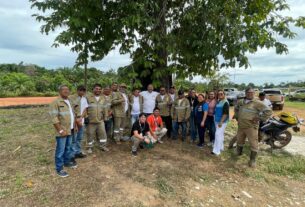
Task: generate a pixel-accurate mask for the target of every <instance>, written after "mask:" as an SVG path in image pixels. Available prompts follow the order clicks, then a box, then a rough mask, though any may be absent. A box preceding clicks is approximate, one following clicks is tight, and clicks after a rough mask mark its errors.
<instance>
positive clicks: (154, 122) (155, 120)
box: [147, 114, 162, 132]
mask: <svg viewBox="0 0 305 207" xmlns="http://www.w3.org/2000/svg"><path fill="white" fill-rule="evenodd" d="M147 123H148V124H149V126H150V128H151V130H152V131H153V132H155V131H156V129H157V128H158V127H160V126H161V124H162V118H161V116H158V117H155V116H154V115H153V114H151V115H149V116H148V117H147Z"/></svg>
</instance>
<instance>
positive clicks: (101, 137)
mask: <svg viewBox="0 0 305 207" xmlns="http://www.w3.org/2000/svg"><path fill="white" fill-rule="evenodd" d="M94 138H96V140H97V141H98V142H99V144H100V145H101V146H104V145H106V142H107V134H106V130H105V124H104V122H100V123H89V124H88V127H87V144H88V147H89V148H91V147H93V142H94Z"/></svg>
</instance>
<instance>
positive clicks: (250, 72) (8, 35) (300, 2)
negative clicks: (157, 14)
mask: <svg viewBox="0 0 305 207" xmlns="http://www.w3.org/2000/svg"><path fill="white" fill-rule="evenodd" d="M287 2H288V3H289V4H290V11H287V12H285V13H284V15H290V16H294V17H296V16H300V15H304V11H305V1H304V0H288V1H287ZM33 13H34V11H33V10H31V9H30V4H29V3H28V1H27V0H10V1H1V2H0V17H1V18H0V27H1V28H2V29H1V32H0V40H1V41H0V63H19V62H21V61H23V62H24V63H33V64H37V65H40V66H44V67H46V68H58V67H65V66H67V67H71V66H73V65H74V63H75V59H76V54H74V53H72V52H70V49H69V48H68V47H64V46H60V47H59V48H52V47H51V45H52V43H53V40H54V38H55V36H56V34H50V35H48V36H46V35H42V34H41V33H40V32H39V31H40V26H41V25H40V23H38V22H36V21H35V20H34V18H32V17H31V14H33ZM293 31H295V32H297V34H298V36H297V37H296V38H295V39H293V40H283V43H285V44H287V45H288V48H289V54H288V55H276V54H275V51H274V49H271V50H261V51H259V52H257V53H256V54H254V55H253V54H251V55H249V59H250V63H251V68H248V69H242V68H238V69H223V70H222V72H223V73H228V74H229V76H230V79H231V80H232V81H234V82H237V83H242V82H244V83H249V82H253V83H255V84H263V83H265V82H274V83H280V82H286V81H298V80H303V81H305V30H301V29H296V28H293ZM130 61H131V60H130V59H129V56H128V55H120V54H119V52H118V51H117V50H114V51H111V52H110V53H109V54H108V56H106V57H105V58H104V59H103V60H102V61H99V62H95V63H90V66H94V67H97V68H99V69H101V70H104V71H106V70H108V69H110V68H114V69H117V68H118V67H121V66H124V65H127V64H129V63H130ZM195 80H196V81H202V78H201V77H196V78H195Z"/></svg>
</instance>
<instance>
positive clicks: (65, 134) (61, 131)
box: [58, 129, 68, 137]
mask: <svg viewBox="0 0 305 207" xmlns="http://www.w3.org/2000/svg"><path fill="white" fill-rule="evenodd" d="M58 133H59V134H60V136H61V137H66V136H68V133H67V131H66V130H63V129H62V130H59V132H58Z"/></svg>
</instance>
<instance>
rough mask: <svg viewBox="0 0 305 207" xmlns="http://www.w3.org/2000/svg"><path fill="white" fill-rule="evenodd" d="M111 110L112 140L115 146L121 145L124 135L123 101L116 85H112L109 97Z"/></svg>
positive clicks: (124, 115)
mask: <svg viewBox="0 0 305 207" xmlns="http://www.w3.org/2000/svg"><path fill="white" fill-rule="evenodd" d="M111 109H112V114H113V118H114V134H113V136H114V140H115V142H116V143H117V144H121V139H122V138H123V134H124V126H125V124H126V123H125V117H126V112H125V99H124V96H123V95H122V93H121V92H120V91H118V84H117V83H113V84H112V95H111Z"/></svg>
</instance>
